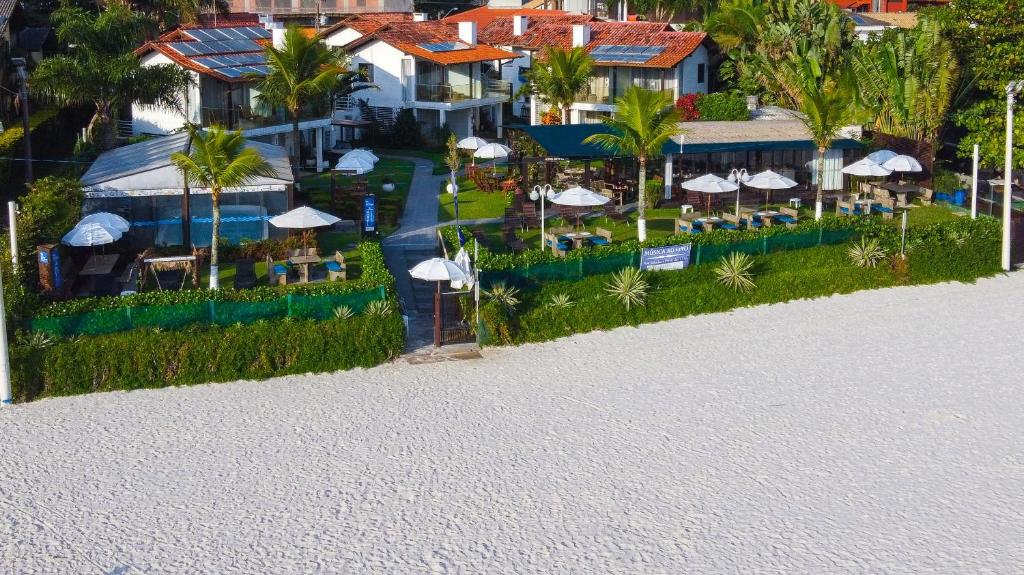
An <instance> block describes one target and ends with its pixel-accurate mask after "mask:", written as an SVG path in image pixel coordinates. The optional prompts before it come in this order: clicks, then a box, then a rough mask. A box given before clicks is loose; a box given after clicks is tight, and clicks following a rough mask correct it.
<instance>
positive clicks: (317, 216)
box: [270, 206, 341, 230]
mask: <svg viewBox="0 0 1024 575" xmlns="http://www.w3.org/2000/svg"><path fill="white" fill-rule="evenodd" d="M339 221H341V218H338V217H335V216H332V215H331V214H328V213H326V212H321V211H320V210H315V209H313V208H311V207H309V206H302V207H300V208H295V209H294V210H292V211H290V212H285V213H283V214H280V215H277V216H274V217H272V218H270V224H271V225H273V226H274V227H275V228H288V229H298V230H304V229H308V228H319V227H323V226H333V225H334V224H335V223H337V222H339Z"/></svg>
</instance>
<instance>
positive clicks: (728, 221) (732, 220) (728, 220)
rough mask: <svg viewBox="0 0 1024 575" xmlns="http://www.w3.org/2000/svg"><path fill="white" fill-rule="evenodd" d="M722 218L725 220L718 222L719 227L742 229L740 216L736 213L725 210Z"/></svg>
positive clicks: (733, 229) (734, 229)
mask: <svg viewBox="0 0 1024 575" xmlns="http://www.w3.org/2000/svg"><path fill="white" fill-rule="evenodd" d="M722 220H723V222H722V223H720V224H718V227H720V228H722V229H723V230H732V231H736V230H738V229H740V217H739V216H737V215H736V214H730V213H729V212H725V213H723V214H722Z"/></svg>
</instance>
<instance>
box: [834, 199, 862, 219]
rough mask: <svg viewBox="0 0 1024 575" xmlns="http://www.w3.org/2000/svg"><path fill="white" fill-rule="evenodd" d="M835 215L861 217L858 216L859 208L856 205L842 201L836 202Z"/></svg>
mask: <svg viewBox="0 0 1024 575" xmlns="http://www.w3.org/2000/svg"><path fill="white" fill-rule="evenodd" d="M836 214H837V215H843V216H850V215H854V216H859V215H861V214H860V206H859V205H857V204H854V203H853V202H844V201H842V200H840V201H838V202H836Z"/></svg>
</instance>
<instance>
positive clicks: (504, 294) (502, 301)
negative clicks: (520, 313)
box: [484, 283, 519, 313]
mask: <svg viewBox="0 0 1024 575" xmlns="http://www.w3.org/2000/svg"><path fill="white" fill-rule="evenodd" d="M484 295H486V296H487V299H489V300H491V301H493V302H497V303H498V305H500V306H501V307H503V308H505V309H506V310H507V311H508V312H509V313H511V312H512V311H514V310H515V309H516V306H517V305H519V289H517V288H516V287H515V286H506V285H505V284H503V283H495V284H494V285H493V286H491V289H489V290H487V291H485V292H484Z"/></svg>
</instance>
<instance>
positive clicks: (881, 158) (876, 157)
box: [868, 150, 898, 165]
mask: <svg viewBox="0 0 1024 575" xmlns="http://www.w3.org/2000/svg"><path fill="white" fill-rule="evenodd" d="M897 155H898V154H896V152H894V151H892V150H875V151H874V152H871V153H870V154H868V159H869V160H871V161H872V162H874V163H876V164H878V165H882V164H884V163H886V162H887V161H889V160H890V159H892V158H895V157H896V156H897Z"/></svg>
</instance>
